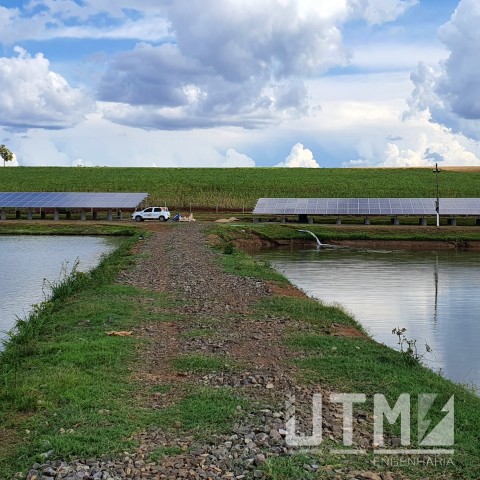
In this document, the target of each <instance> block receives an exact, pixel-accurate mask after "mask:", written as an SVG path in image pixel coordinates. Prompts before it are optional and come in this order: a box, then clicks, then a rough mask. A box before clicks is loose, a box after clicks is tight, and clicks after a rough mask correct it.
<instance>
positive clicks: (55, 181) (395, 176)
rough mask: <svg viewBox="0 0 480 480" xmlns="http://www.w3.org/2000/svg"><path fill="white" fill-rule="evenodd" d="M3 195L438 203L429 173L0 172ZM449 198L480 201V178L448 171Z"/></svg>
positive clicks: (443, 183)
mask: <svg viewBox="0 0 480 480" xmlns="http://www.w3.org/2000/svg"><path fill="white" fill-rule="evenodd" d="M0 191H4V192H5V191H91V192H101V191H103V192H148V193H149V194H150V200H149V203H150V204H167V205H168V206H169V207H170V208H171V209H180V208H185V207H188V206H190V205H192V207H203V208H209V209H214V208H216V207H217V206H218V207H219V208H220V209H232V210H241V209H242V208H245V209H246V210H251V209H252V208H253V207H254V205H255V202H256V200H257V198H259V197H434V196H435V176H434V174H433V173H432V170H431V169H429V168H411V169H410V168H409V169H335V168H322V169H296V168H295V169H294V168H291V169H287V168H236V169H219V168H215V169H213V168H107V167H95V168H83V167H82V168H80V167H78V168H75V167H18V168H0ZM440 194H441V196H443V197H480V171H468V170H465V171H450V170H449V171H443V172H442V173H441V174H440Z"/></svg>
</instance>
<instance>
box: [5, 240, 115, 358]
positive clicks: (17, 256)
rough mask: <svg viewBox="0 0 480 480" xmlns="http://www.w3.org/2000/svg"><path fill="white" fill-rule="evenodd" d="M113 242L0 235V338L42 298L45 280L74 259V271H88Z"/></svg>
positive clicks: (69, 266)
mask: <svg viewBox="0 0 480 480" xmlns="http://www.w3.org/2000/svg"><path fill="white" fill-rule="evenodd" d="M117 244H118V239H115V238H111V237H83V236H47V235H46V236H30V235H25V236H24V235H12V236H9V235H8V236H0V276H1V279H2V280H1V288H0V340H1V339H2V338H4V337H5V332H6V331H9V330H10V329H11V328H12V327H13V326H14V325H15V322H16V319H17V318H25V317H26V316H28V313H29V312H30V310H31V306H32V305H33V304H36V303H38V302H41V301H42V300H44V299H45V295H48V294H49V289H48V282H55V281H57V280H59V279H60V278H61V274H62V271H67V272H70V271H71V270H72V267H73V266H74V264H75V262H76V261H77V260H78V261H79V265H78V270H80V271H87V270H90V269H91V268H93V267H95V266H96V265H98V263H99V262H100V260H101V258H102V256H103V255H104V254H107V253H109V252H111V251H112V250H113V249H115V247H116V245H117ZM1 348H2V346H1V345H0V349H1Z"/></svg>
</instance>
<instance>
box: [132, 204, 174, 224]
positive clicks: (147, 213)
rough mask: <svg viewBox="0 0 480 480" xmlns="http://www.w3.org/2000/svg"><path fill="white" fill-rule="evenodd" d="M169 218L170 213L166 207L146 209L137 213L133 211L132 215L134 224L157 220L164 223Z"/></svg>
mask: <svg viewBox="0 0 480 480" xmlns="http://www.w3.org/2000/svg"><path fill="white" fill-rule="evenodd" d="M169 218H170V212H169V211H168V208H167V207H148V208H145V209H143V210H139V211H138V212H137V211H136V210H135V211H134V212H133V213H132V219H133V220H135V221H136V222H143V221H144V220H159V221H160V222H166V221H167V220H168V219H169Z"/></svg>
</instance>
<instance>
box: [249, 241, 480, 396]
mask: <svg viewBox="0 0 480 480" xmlns="http://www.w3.org/2000/svg"><path fill="white" fill-rule="evenodd" d="M254 256H256V257H257V258H261V259H263V260H268V261H269V262H270V263H271V265H272V266H273V267H274V268H276V269H277V270H279V271H280V272H282V273H283V274H284V275H285V276H286V277H287V278H288V279H289V280H290V281H291V282H292V283H293V284H294V285H296V286H298V287H299V288H300V289H302V290H303V291H304V292H305V293H307V294H308V295H310V296H313V297H316V298H318V299H320V300H321V301H323V302H325V303H338V304H341V305H342V306H343V307H344V308H345V309H346V310H347V311H348V312H350V313H351V314H352V315H354V316H355V318H356V320H357V321H358V322H359V323H361V324H362V326H363V327H364V328H365V329H366V330H367V332H369V334H370V335H371V336H372V337H373V338H374V339H376V340H377V341H379V342H382V343H385V344H386V345H389V346H391V347H394V348H398V345H397V341H398V338H397V337H396V336H395V335H393V334H392V329H393V328H395V327H401V328H406V329H407V330H406V332H405V334H406V336H407V337H408V339H415V340H417V346H418V348H419V351H420V352H424V351H425V348H424V346H425V343H427V344H428V345H429V346H430V347H431V348H432V351H433V353H432V354H427V355H426V357H424V360H425V363H426V364H427V365H428V366H430V367H431V368H432V369H434V370H435V371H441V372H442V374H443V375H445V376H446V377H447V378H450V379H452V380H454V381H456V382H459V383H466V384H469V385H472V384H473V385H475V386H476V388H477V389H478V388H479V387H480V348H479V343H478V342H479V340H480V289H479V287H480V253H478V252H465V251H456V250H455V251H453V250H452V251H450V250H449V251H438V252H433V251H432V252H426V251H372V250H363V251H362V250H354V249H323V248H322V249H319V250H301V251H300V250H292V249H282V248H281V249H275V250H268V251H265V250H264V251H262V252H255V253H254Z"/></svg>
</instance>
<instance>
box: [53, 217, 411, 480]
mask: <svg viewBox="0 0 480 480" xmlns="http://www.w3.org/2000/svg"><path fill="white" fill-rule="evenodd" d="M155 230H157V228H155ZM206 242H207V239H206V237H205V236H204V235H203V233H202V227H201V226H199V225H194V224H187V225H181V226H177V227H176V228H172V227H169V226H167V225H165V226H163V227H162V228H158V231H156V232H155V233H154V234H153V235H152V236H151V237H149V238H147V239H144V240H140V245H139V248H138V251H139V253H140V254H141V255H140V256H139V257H138V259H137V262H136V264H135V266H134V268H133V269H132V270H129V271H127V272H125V273H124V274H123V275H122V277H121V278H120V281H121V282H122V283H125V284H129V285H133V286H135V287H138V288H142V289H144V290H145V293H146V294H145V295H144V296H139V299H138V301H139V302H142V303H143V305H144V306H145V308H146V309H147V311H149V313H150V316H151V318H152V321H151V322H149V323H148V324H146V325H143V326H142V327H139V328H137V329H136V331H135V332H134V334H135V335H136V336H139V337H142V338H144V339H145V340H146V341H145V342H142V343H141V344H140V346H139V350H138V361H137V364H136V370H135V374H134V376H135V380H136V381H140V383H141V385H142V388H140V389H139V390H138V393H137V397H138V398H137V401H138V404H139V405H141V406H142V407H144V408H149V409H164V408H166V407H168V406H172V405H175V404H178V403H179V402H181V401H182V399H185V398H187V397H188V396H189V395H191V394H192V392H196V391H198V388H206V389H208V390H209V391H213V392H218V391H220V390H222V391H225V392H231V393H233V394H234V395H235V396H236V397H238V398H239V399H241V398H244V399H248V405H249V406H248V407H241V406H240V405H239V406H238V407H237V413H238V415H237V421H236V423H235V425H234V427H233V429H232V430H231V431H226V432H225V431H224V432H222V433H217V434H214V435H212V436H209V437H208V438H202V437H201V436H200V438H199V437H198V432H197V435H195V434H193V433H192V432H191V431H188V430H184V428H183V427H182V425H181V423H179V424H178V425H177V426H176V428H175V429H173V430H172V429H169V428H164V427H162V426H158V427H153V428H149V429H148V430H146V431H144V432H141V433H139V434H138V435H137V437H136V438H135V440H136V441H137V442H138V445H139V446H138V448H136V449H135V450H134V451H131V452H129V453H128V454H127V453H125V454H124V455H123V456H120V457H119V458H116V459H115V460H114V461H110V462H105V461H104V460H103V459H90V460H89V462H90V463H88V464H87V463H86V461H81V460H78V461H76V462H71V463H68V464H67V463H66V462H63V463H61V465H60V466H59V465H56V464H53V463H52V464H51V465H49V466H48V468H50V469H51V470H49V471H50V472H53V471H54V470H55V471H56V473H57V472H58V471H59V469H62V471H63V472H65V471H67V470H68V471H69V472H71V473H75V472H76V473H78V472H84V473H85V474H86V475H87V474H88V475H90V474H92V472H93V470H92V469H94V470H95V472H97V474H98V472H102V475H103V476H102V478H114V479H116V478H143V479H147V480H154V479H173V478H187V479H203V478H210V479H225V478H231V479H235V478H236V479H248V478H257V479H262V478H266V474H265V471H264V470H263V469H262V465H263V464H264V462H265V461H266V459H267V458H274V457H285V458H287V457H288V456H289V455H291V454H292V453H294V451H295V449H294V448H293V447H291V446H289V445H288V444H287V443H286V440H285V435H286V420H287V418H288V417H287V412H286V411H285V401H286V399H288V398H291V397H289V396H291V395H292V394H294V395H295V397H296V408H297V413H298V416H297V420H298V424H297V425H298V428H299V430H300V431H303V432H308V431H309V429H311V423H309V420H308V419H309V413H310V411H311V410H310V409H311V401H312V395H313V394H314V393H322V396H323V398H324V399H325V400H324V406H323V408H324V412H323V413H324V431H326V432H328V436H329V438H331V439H332V440H334V441H335V442H338V445H341V442H342V435H343V430H342V428H343V424H342V414H341V407H340V405H339V404H330V403H329V402H328V400H327V399H328V398H330V392H329V391H328V390H327V389H326V388H325V387H323V386H321V385H312V384H310V383H307V384H305V383H302V382H299V380H298V378H297V373H298V372H297V369H296V367H295V363H294V360H296V359H298V358H299V357H302V356H303V355H307V353H305V354H303V353H302V352H298V351H295V352H294V351H292V350H289V349H288V348H287V347H286V346H285V343H284V340H285V336H286V335H288V334H290V333H292V332H295V333H301V332H308V331H310V329H311V328H312V327H311V326H310V325H309V324H307V323H305V322H300V321H297V320H293V319H291V318H288V317H286V316H277V315H275V314H270V313H268V311H266V312H259V311H257V310H256V308H255V305H256V304H257V303H258V302H259V301H261V300H262V299H265V298H268V297H270V296H272V295H280V296H296V297H301V296H303V294H302V293H301V292H298V291H297V290H296V289H294V288H293V287H282V286H279V285H276V284H269V283H265V282H261V281H258V280H256V279H254V278H246V277H238V276H235V275H231V274H227V273H225V272H224V271H223V270H222V268H221V267H220V266H219V265H218V262H217V258H216V254H215V253H214V252H213V251H212V250H211V249H210V248H209V247H208V246H207V245H206ZM148 292H164V293H167V294H168V300H166V301H165V304H164V305H159V304H158V302H156V301H154V299H153V298H152V296H151V295H150V296H149V295H148ZM331 334H332V335H341V336H358V335H362V334H361V332H358V331H356V330H355V329H348V328H342V326H340V325H336V324H333V325H332V328H331ZM192 358H193V359H197V360H195V361H194V365H192V368H184V369H179V368H178V363H175V362H178V361H179V360H188V359H192ZM199 359H204V360H203V361H206V362H207V364H208V362H210V361H211V362H215V365H217V368H213V369H207V371H205V370H203V371H202V370H201V369H196V367H197V366H198V363H195V362H198V361H200V360H199ZM218 366H220V367H218ZM158 386H160V387H162V388H160V389H159V390H156V387H158ZM167 387H168V388H167ZM219 389H220V390H219ZM240 403H241V401H240V400H239V404H240ZM366 415H367V414H366V413H364V412H356V413H355V418H354V429H355V432H356V435H355V438H354V442H355V445H356V446H357V447H358V448H369V447H371V446H372V443H373V438H372V436H373V435H372V432H371V431H370V429H368V428H367V427H366V425H367V424H368V422H366V420H365V419H366ZM159 450H162V451H168V452H171V454H170V455H165V456H163V457H162V458H160V459H157V460H154V459H152V454H154V453H155V452H158V451H159ZM304 468H305V472H306V474H307V473H308V474H310V473H311V472H314V471H315V470H316V469H318V468H320V467H319V465H318V464H317V462H316V461H315V459H314V458H313V457H312V458H311V459H305V465H304ZM87 469H88V472H87ZM363 474H364V475H365V476H361V475H362V472H353V471H352V469H351V467H349V466H348V463H346V464H345V466H341V465H339V466H338V468H336V470H335V471H331V472H329V473H328V475H330V476H329V477H328V478H332V479H342V478H346V477H347V476H351V477H352V478H353V477H355V478H378V479H379V480H386V479H391V478H396V479H401V478H403V476H402V475H398V474H396V475H395V477H392V476H391V475H390V474H389V473H385V475H384V474H383V473H382V474H379V475H377V476H376V477H374V476H372V475H374V474H373V473H372V472H363ZM375 475H376V474H375ZM84 477H85V478H86V476H85V475H84ZM82 478H83V477H82ZM88 478H90V477H88ZM92 478H97V477H94V476H93V477H92ZM98 478H100V477H98Z"/></svg>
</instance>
